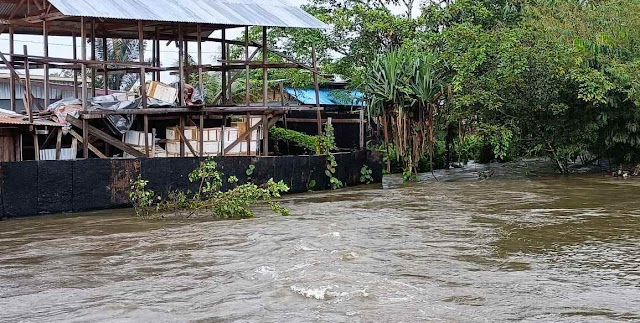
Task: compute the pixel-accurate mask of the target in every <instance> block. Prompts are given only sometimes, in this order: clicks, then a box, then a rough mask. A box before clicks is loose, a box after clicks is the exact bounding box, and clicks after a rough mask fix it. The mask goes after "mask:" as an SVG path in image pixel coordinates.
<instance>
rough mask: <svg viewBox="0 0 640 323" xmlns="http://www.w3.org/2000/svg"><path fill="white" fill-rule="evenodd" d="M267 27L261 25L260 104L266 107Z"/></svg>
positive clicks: (267, 86) (267, 101)
mask: <svg viewBox="0 0 640 323" xmlns="http://www.w3.org/2000/svg"><path fill="white" fill-rule="evenodd" d="M267 55H268V52H267V27H266V26H265V27H262V65H263V66H262V104H263V105H264V106H265V107H266V106H268V104H267V103H269V97H268V96H269V93H268V90H269V85H268V84H267V83H268V77H269V76H268V70H267V66H266V64H267V58H268V56H267Z"/></svg>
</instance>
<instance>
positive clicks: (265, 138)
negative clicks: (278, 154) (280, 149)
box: [262, 115, 269, 156]
mask: <svg viewBox="0 0 640 323" xmlns="http://www.w3.org/2000/svg"><path fill="white" fill-rule="evenodd" d="M262 155H264V156H269V118H267V116H266V115H263V116H262Z"/></svg>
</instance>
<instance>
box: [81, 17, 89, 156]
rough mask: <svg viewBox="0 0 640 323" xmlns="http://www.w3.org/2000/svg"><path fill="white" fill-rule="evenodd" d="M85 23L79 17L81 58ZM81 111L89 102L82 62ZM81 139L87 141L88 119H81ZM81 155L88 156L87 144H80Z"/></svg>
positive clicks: (84, 65)
mask: <svg viewBox="0 0 640 323" xmlns="http://www.w3.org/2000/svg"><path fill="white" fill-rule="evenodd" d="M86 27H87V24H86V21H85V18H84V17H80V33H81V35H80V48H81V50H80V53H81V57H82V60H86V59H87V30H86ZM81 67H82V69H81V74H82V111H85V112H86V111H87V110H88V105H89V103H88V102H87V97H88V93H87V65H86V63H82V66H81ZM82 139H83V141H84V142H88V141H89V121H88V120H85V119H83V120H82ZM82 156H83V158H85V159H86V158H89V147H88V146H87V145H82Z"/></svg>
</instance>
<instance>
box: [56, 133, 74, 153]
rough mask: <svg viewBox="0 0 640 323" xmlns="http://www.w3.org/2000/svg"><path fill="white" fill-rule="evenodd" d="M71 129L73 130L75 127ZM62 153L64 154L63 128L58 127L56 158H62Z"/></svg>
mask: <svg viewBox="0 0 640 323" xmlns="http://www.w3.org/2000/svg"><path fill="white" fill-rule="evenodd" d="M71 131H73V129H72V130H71ZM60 155H62V128H58V138H57V139H56V160H60Z"/></svg>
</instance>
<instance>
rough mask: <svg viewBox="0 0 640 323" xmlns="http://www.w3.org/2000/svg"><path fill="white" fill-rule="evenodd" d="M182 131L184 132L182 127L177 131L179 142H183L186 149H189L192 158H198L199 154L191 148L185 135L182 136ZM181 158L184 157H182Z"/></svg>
mask: <svg viewBox="0 0 640 323" xmlns="http://www.w3.org/2000/svg"><path fill="white" fill-rule="evenodd" d="M183 131H184V128H182V127H181V128H180V129H179V131H178V135H179V136H180V140H181V141H182V142H184V143H185V144H186V145H187V148H189V151H191V153H192V154H193V155H194V156H196V157H199V156H200V155H199V154H198V153H197V152H196V150H195V149H194V148H193V146H192V145H191V143H190V142H189V140H187V138H186V137H185V135H184V133H183ZM182 157H184V156H182Z"/></svg>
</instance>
